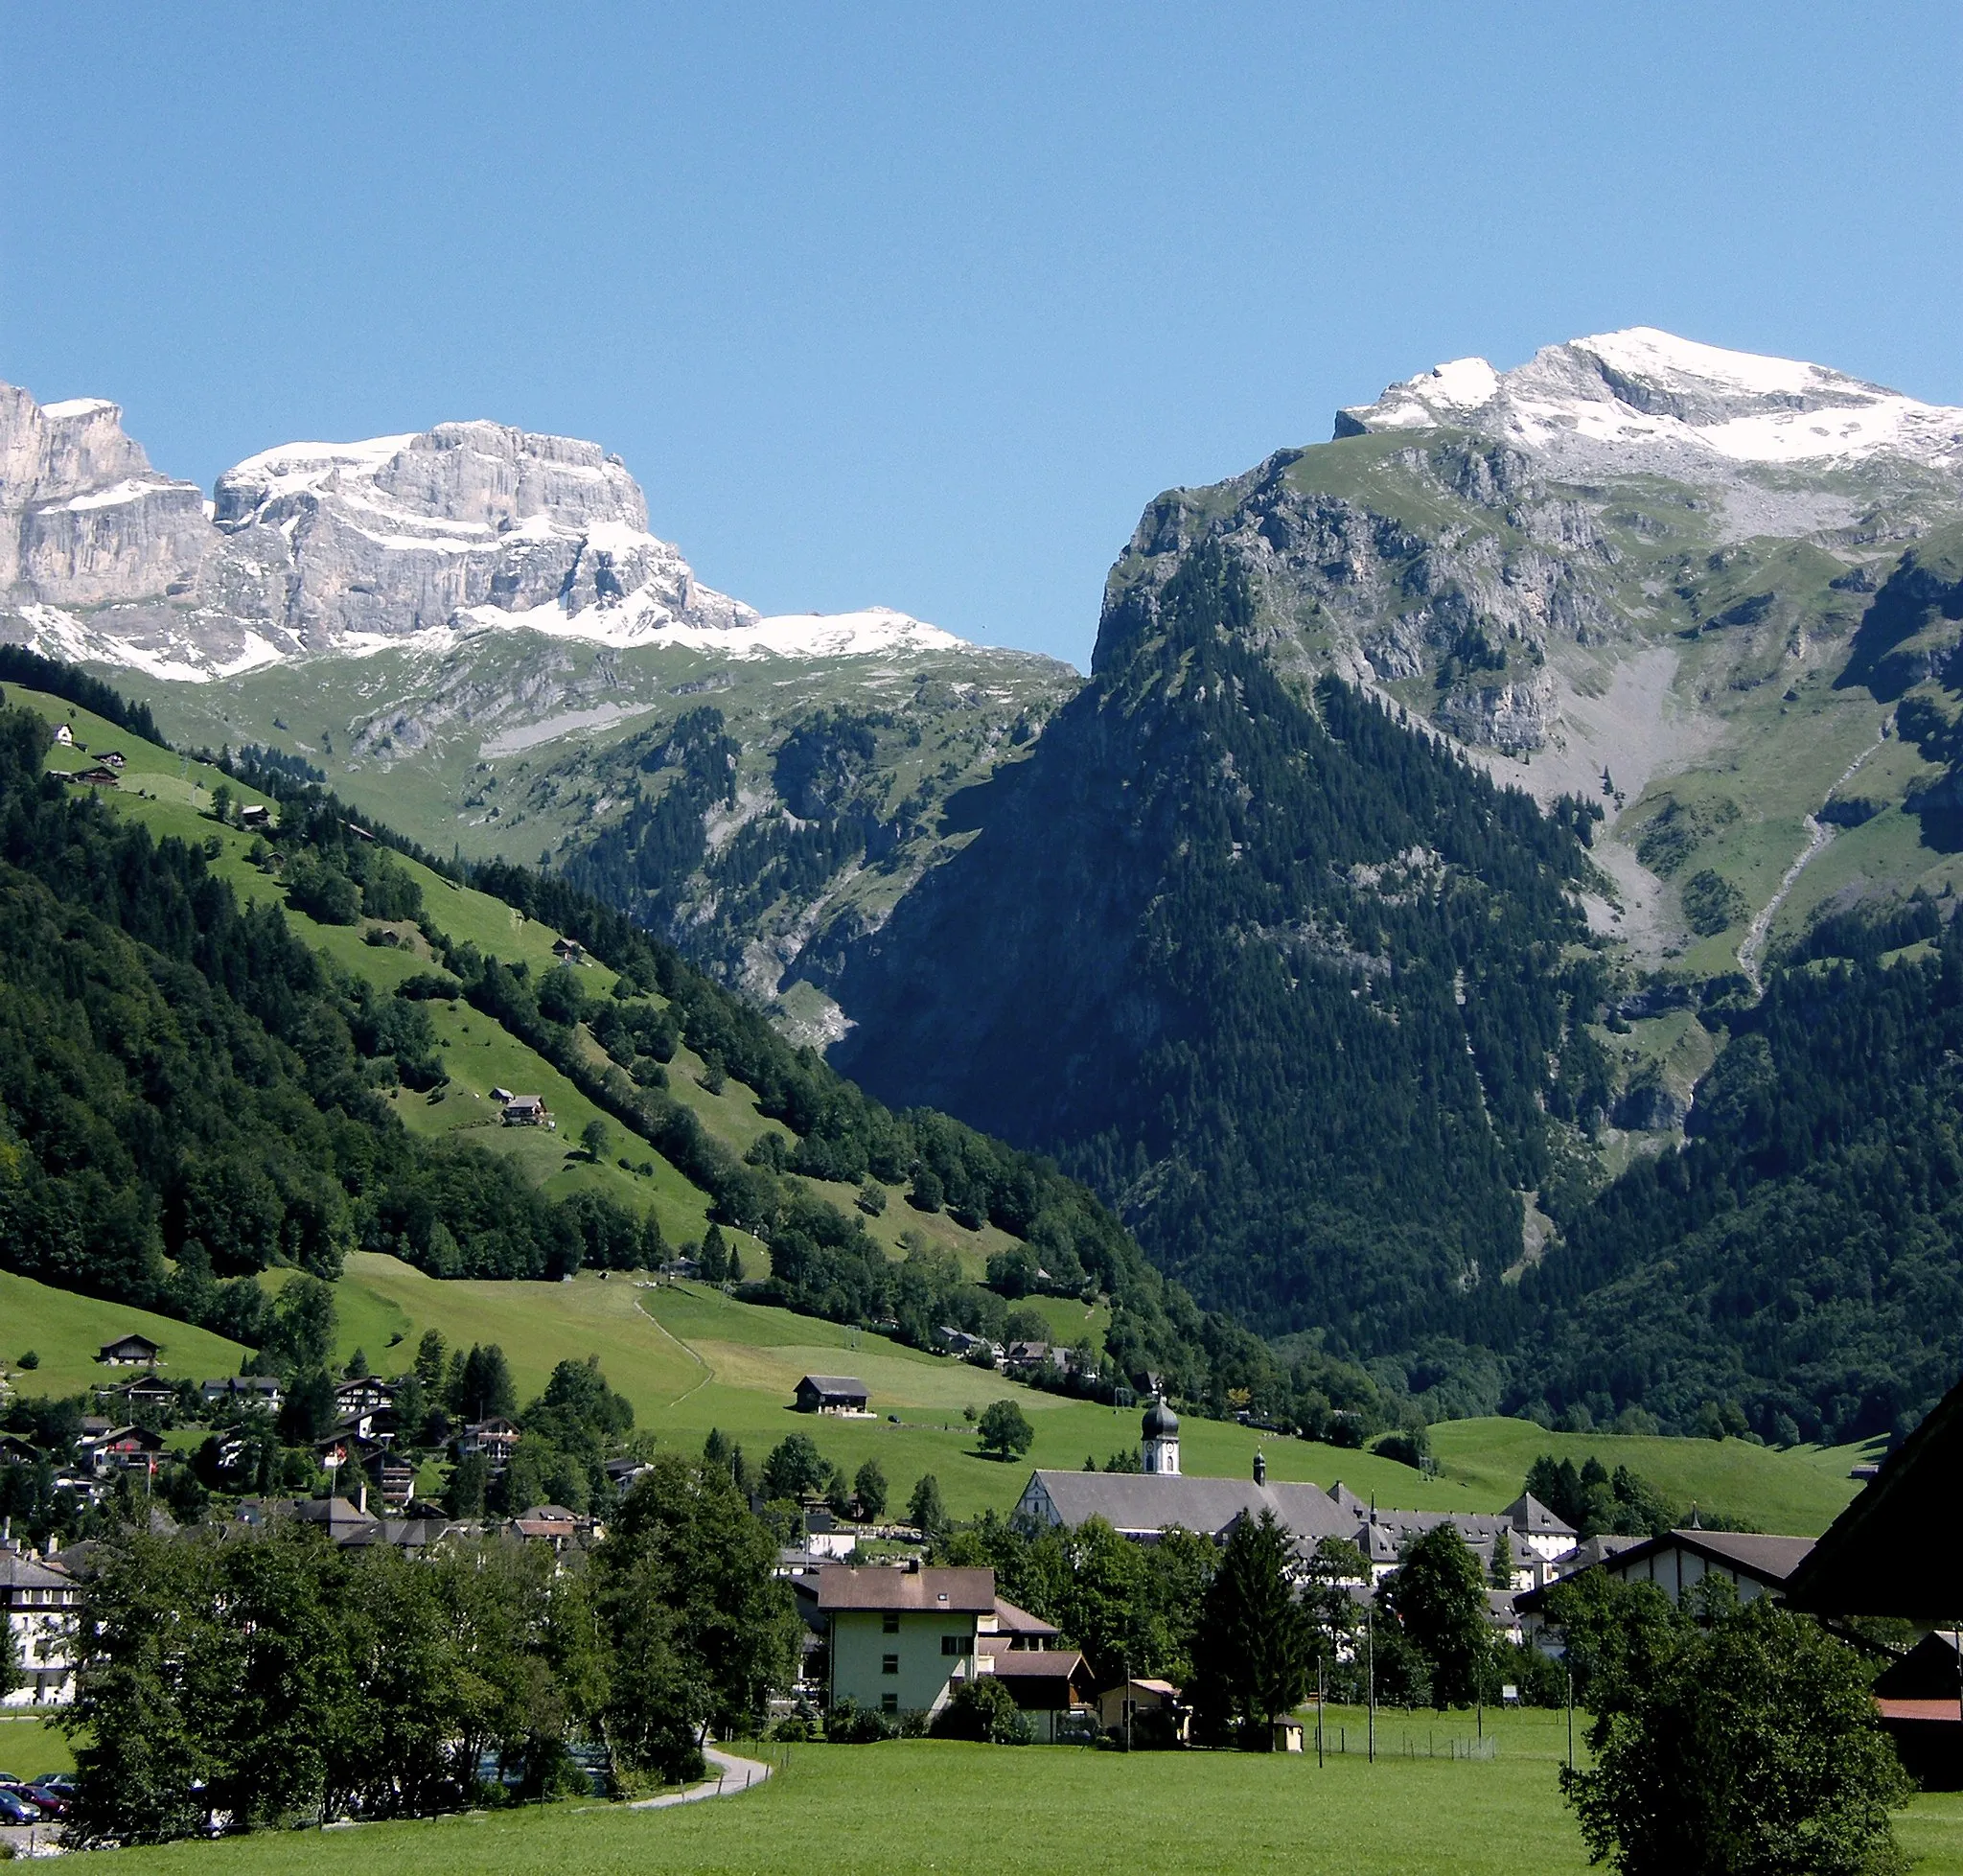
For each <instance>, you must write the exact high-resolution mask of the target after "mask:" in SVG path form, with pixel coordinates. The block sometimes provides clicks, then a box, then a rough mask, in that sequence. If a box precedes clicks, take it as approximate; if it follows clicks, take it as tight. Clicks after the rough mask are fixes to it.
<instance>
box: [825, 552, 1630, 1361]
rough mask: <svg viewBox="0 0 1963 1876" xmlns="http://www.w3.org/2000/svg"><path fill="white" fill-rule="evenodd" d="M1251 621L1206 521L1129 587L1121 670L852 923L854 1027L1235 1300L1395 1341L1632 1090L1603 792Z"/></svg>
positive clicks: (1081, 700) (1107, 627)
mask: <svg viewBox="0 0 1963 1876" xmlns="http://www.w3.org/2000/svg"><path fill="white" fill-rule="evenodd" d="M1251 625H1252V617H1251V601H1250V597H1249V593H1248V591H1247V587H1246V583H1245V580H1244V577H1243V576H1242V574H1241V573H1240V571H1239V569H1238V568H1237V567H1236V565H1235V564H1234V563H1232V562H1230V561H1228V560H1226V559H1225V558H1224V557H1222V556H1221V555H1219V554H1217V553H1215V552H1212V551H1207V550H1203V551H1198V552H1195V553H1194V554H1192V555H1191V556H1189V558H1188V559H1187V561H1186V562H1185V564H1184V565H1183V566H1182V567H1181V569H1180V571H1179V572H1178V573H1177V574H1176V575H1175V576H1174V578H1173V579H1172V580H1171V582H1170V583H1169V584H1168V585H1167V586H1166V588H1165V589H1164V591H1163V592H1161V593H1159V594H1157V595H1155V596H1152V597H1146V596H1145V595H1143V593H1140V592H1134V593H1133V594H1132V595H1131V596H1130V597H1129V598H1127V599H1125V600H1123V601H1121V602H1120V604H1119V605H1117V606H1116V607H1115V608H1114V609H1113V610H1111V611H1110V612H1108V613H1107V615H1106V618H1105V622H1104V627H1103V631H1102V634H1101V636H1100V638H1099V645H1098V656H1097V675H1096V677H1095V680H1094V682H1093V683H1092V684H1091V685H1090V686H1089V687H1088V688H1087V689H1086V690H1085V691H1084V692H1082V693H1081V694H1080V695H1079V696H1078V697H1077V698H1075V699H1074V701H1073V702H1072V703H1070V704H1069V705H1067V706H1065V707H1064V709H1063V710H1062V711H1061V712H1059V714H1058V715H1057V717H1056V718H1055V719H1053V720H1052V722H1051V726H1050V727H1049V729H1048V730H1046V732H1045V734H1044V736H1043V738H1042V740H1041V742H1040V743H1039V744H1038V746H1037V749H1036V751H1035V753H1033V754H1032V755H1031V756H1030V758H1029V759H1028V761H1027V762H1025V763H1024V764H1022V765H1021V766H1019V767H1017V768H1013V769H1010V770H1007V771H1005V772H1003V773H1001V774H999V775H998V776H996V778H995V779H994V780H992V781H991V782H990V783H988V784H987V785H986V786H985V787H983V788H981V789H978V790H975V791H972V792H971V794H970V795H969V796H967V797H963V798H958V799H957V801H956V803H955V804H954V809H953V812H954V814H955V815H956V816H957V817H958V818H960V819H961V820H962V822H963V824H965V825H967V826H969V827H973V828H976V829H979V832H978V833H977V834H976V837H975V839H974V840H973V842H972V843H971V844H970V845H968V846H967V847H966V848H965V849H964V850H963V851H962V852H961V853H960V854H959V855H958V857H957V858H956V859H954V860H952V861H950V862H949V863H948V864H946V865H945V866H943V867H942V868H940V869H938V870H937V871H936V872H934V873H932V874H930V875H929V876H928V877H927V879H926V880H925V881H924V882H923V883H922V884H921V885H920V886H919V887H917V888H916V889H915V890H914V892H912V894H911V895H910V896H909V897H908V899H907V900H905V901H904V902H903V903H902V904H901V905H900V907H899V908H898V910H897V912H896V913H895V915H894V916H893V918H892V920H891V922H890V923H889V926H888V927H887V928H886V929H885V931H883V932H881V933H880V934H878V935H877V936H875V937H874V938H869V939H867V940H866V942H865V943H864V944H863V945H862V946H861V947H859V948H858V949H857V950H856V951H855V952H854V954H853V956H852V958H851V960H850V961H849V962H848V964H847V966H846V969H845V971H844V974H843V980H842V982H841V985H840V995H841V999H842V1001H843V1003H844V1004H845V1006H846V1007H848V1008H849V1009H851V1010H852V1011H853V1013H854V1014H855V1016H856V1017H857V1018H858V1020H859V1025H860V1027H859V1028H858V1029H857V1030H856V1031H854V1032H853V1033H852V1034H851V1035H850V1036H849V1037H848V1038H847V1039H846V1040H845V1041H844V1042H843V1044H842V1045H840V1046H839V1048H838V1049H837V1050H836V1051H835V1052H834V1056H835V1059H836V1060H837V1061H838V1062H839V1063H840V1065H841V1067H843V1069H844V1070H845V1071H846V1072H847V1073H849V1074H852V1075H854V1076H856V1077H859V1078H861V1079H863V1080H864V1081H865V1082H866V1085H867V1086H868V1087H869V1088H871V1089H872V1090H873V1091H875V1092H876V1093H878V1094H880V1095H881V1096H883V1097H885V1098H887V1099H889V1100H895V1101H914V1100H918V1101H931V1102H933V1103H934V1104H935V1105H937V1106H943V1107H946V1108H949V1109H951V1110H952V1111H954V1112H956V1113H958V1114H961V1115H962V1116H964V1117H965V1118H967V1119H969V1120H971V1121H973V1122H974V1123H977V1124H980V1125H982V1126H985V1127H987V1128H989V1129H991V1130H992V1131H996V1132H1000V1133H1002V1134H1005V1136H1007V1137H1008V1138H1010V1139H1013V1140H1016V1141H1019V1142H1023V1143H1027V1144H1030V1145H1040V1146H1044V1147H1046V1148H1049V1149H1051V1150H1053V1151H1055V1152H1057V1153H1058V1154H1059V1156H1060V1157H1061V1158H1062V1159H1063V1161H1064V1162H1065V1164H1066V1165H1067V1166H1069V1167H1070V1168H1071V1169H1072V1170H1076V1171H1078V1172H1079V1173H1080V1174H1081V1175H1082V1176H1084V1177H1085V1178H1087V1179H1088V1180H1089V1181H1090V1182H1091V1183H1092V1184H1093V1185H1094V1186H1096V1187H1097V1190H1099V1191H1100V1192H1102V1193H1105V1194H1106V1195H1107V1196H1108V1197H1110V1198H1111V1199H1112V1200H1113V1201H1114V1202H1116V1203H1118V1204H1119V1205H1120V1207H1121V1209H1122V1210H1123V1212H1124V1215H1125V1216H1126V1217H1127V1219H1128V1220H1129V1221H1130V1222H1131V1223H1132V1224H1133V1226H1134V1228H1135V1229H1136V1230H1137V1232H1138V1234H1139V1236H1140V1238H1141V1239H1142V1241H1143V1243H1144V1244H1145V1245H1146V1246H1147V1247H1148V1249H1149V1250H1150V1251H1151V1253H1152V1255H1153V1256H1154V1257H1155V1259H1156V1260H1157V1261H1158V1262H1160V1263H1161V1264H1162V1266H1163V1267H1164V1268H1166V1270H1168V1271H1169V1272H1171V1273H1173V1274H1175V1275H1176V1276H1178V1277H1179V1278H1180V1279H1181V1280H1182V1281H1184V1282H1186V1283H1188V1284H1189V1285H1192V1286H1193V1288H1194V1289H1195V1291H1196V1292H1197V1293H1198V1294H1199V1295H1200V1296H1201V1297H1202V1298H1204V1299H1205V1300H1206V1301H1208V1302H1209V1303H1212V1304H1214V1305H1216V1306H1219V1307H1223V1308H1227V1309H1233V1310H1235V1311H1237V1312H1239V1313H1240V1314H1242V1316H1243V1317H1244V1319H1246V1320H1249V1321H1259V1322H1261V1323H1263V1324H1265V1325H1269V1326H1270V1327H1271V1329H1272V1330H1285V1329H1294V1328H1299V1327H1307V1326H1310V1325H1319V1326H1323V1327H1325V1328H1327V1329H1328V1330H1330V1331H1332V1332H1334V1333H1335V1334H1336V1335H1337V1336H1338V1337H1340V1338H1341V1340H1342V1341H1343V1342H1344V1343H1345V1344H1346V1345H1348V1346H1351V1347H1352V1348H1358V1349H1365V1350H1371V1349H1377V1350H1380V1349H1383V1348H1385V1347H1389V1346H1395V1345H1396V1344H1397V1342H1398V1341H1399V1340H1400V1339H1402V1338H1405V1337H1408V1336H1410V1335H1411V1334H1413V1333H1416V1332H1420V1330H1421V1329H1423V1328H1425V1327H1427V1326H1430V1324H1431V1323H1432V1321H1433V1319H1434V1318H1435V1317H1436V1315H1438V1314H1439V1313H1441V1312H1442V1311H1443V1309H1444V1307H1445V1306H1446V1304H1447V1303H1448V1301H1449V1300H1451V1299H1456V1298H1457V1297H1458V1296H1459V1295H1460V1293H1461V1292H1462V1291H1463V1290H1465V1289H1466V1288H1467V1287H1473V1286H1478V1285H1487V1284H1496V1283H1497V1282H1498V1280H1499V1278H1500V1276H1501V1274H1502V1272H1504V1271H1506V1270H1507V1269H1508V1268H1509V1267H1510V1266H1512V1265H1513V1264H1514V1263H1515V1262H1517V1261H1518V1260H1519V1257H1520V1251H1521V1222H1522V1206H1521V1198H1520V1193H1521V1192H1522V1191H1523V1190H1531V1189H1536V1188H1544V1187H1547V1186H1549V1185H1551V1184H1553V1183H1557V1182H1558V1181H1559V1179H1560V1177H1561V1176H1562V1166H1563V1158H1564V1145H1563V1140H1564V1133H1565V1129H1566V1125H1567V1123H1570V1122H1572V1121H1574V1120H1576V1119H1584V1118H1586V1117H1588V1116H1590V1115H1591V1114H1592V1113H1593V1112H1594V1111H1595V1110H1597V1109H1599V1108H1600V1107H1602V1106H1603V1105H1605V1102H1606V1100H1607V1098H1608V1097H1607V1086H1608V1079H1607V1066H1606V1063H1605V1061H1604V1059H1603V1058H1602V1055H1601V1053H1600V1051H1599V1049H1598V1047H1597V1045H1596V1044H1595V1043H1594V1041H1593V1040H1592V1039H1591V1038H1590V1036H1589V1034H1588V1032H1587V1031H1586V1030H1585V1028H1584V1027H1583V1019H1585V1018H1586V1017H1588V1016H1591V1015H1593V1014H1594V1013H1595V1010H1596V1007H1597V1005H1598V1004H1599V1003H1600V1001H1601V998H1602V995H1603V972H1602V970H1601V967H1600V966H1599V964H1598V963H1597V962H1596V961H1595V960H1594V959H1593V958H1592V957H1591V956H1590V955H1589V954H1588V953H1587V952H1586V951H1584V950H1583V949H1582V941H1583V940H1584V939H1585V938H1586V928H1585V925H1584V923H1583V920H1582V914H1581V911H1580V908H1579V905H1578V903H1577V900H1576V897H1575V889H1576V887H1577V886H1578V885H1579V884H1581V883H1582V881H1583V879H1584V878H1585V876H1586V873H1587V859H1586V854H1585V851H1584V848H1583V844H1582V839H1580V838H1578V832H1580V833H1582V834H1585V832H1586V830H1587V828H1588V825H1589V822H1588V820H1587V817H1586V815H1585V813H1584V812H1583V811H1582V809H1580V807H1579V806H1578V805H1572V806H1571V808H1570V810H1569V811H1567V813H1566V815H1565V818H1564V819H1552V818H1548V817H1544V816H1543V815H1542V814H1541V813H1540V812H1539V810H1538V809H1537V808H1536V807H1535V805H1534V804H1533V802H1532V801H1530V800H1529V799H1527V798H1526V797H1525V796H1523V795H1520V794H1518V793H1516V792H1512V791H1507V790H1502V789H1500V788H1497V787H1495V786H1494V785H1493V784H1492V783H1491V782H1490V780H1488V779H1487V778H1486V776H1483V775H1482V774H1479V773H1478V772H1476V771H1474V770H1473V769H1472V768H1471V767H1469V766H1468V765H1467V764H1466V763H1465V762H1463V761H1462V760H1460V759H1458V758H1457V757H1456V756H1454V755H1453V754H1452V753H1450V752H1449V751H1448V750H1447V749H1446V748H1445V747H1444V746H1443V744H1442V743H1440V742H1439V741H1438V740H1437V739H1435V738H1433V737H1431V736H1429V735H1427V734H1423V733H1420V731H1418V730H1413V729H1410V728H1407V727H1405V726H1404V725H1402V724H1400V723H1399V722H1397V720H1395V719H1394V718H1393V717H1392V716H1391V715H1390V714H1388V713H1387V712H1386V711H1385V710H1383V709H1382V708H1380V707H1379V706H1376V705H1374V704H1373V703H1371V702H1370V701H1368V700H1367V699H1365V698H1364V697H1362V696H1361V695H1359V694H1358V693H1357V692H1355V691H1354V690H1352V689H1351V688H1349V687H1348V686H1346V685H1344V684H1343V683H1340V682H1338V681H1336V680H1334V679H1326V680H1324V681H1323V682H1321V683H1319V684H1318V685H1317V686H1316V687H1315V689H1314V692H1313V695H1312V697H1305V696H1304V695H1302V694H1300V693H1299V692H1298V691H1296V690H1294V689H1291V688H1289V687H1288V686H1287V685H1285V684H1284V683H1282V681H1281V680H1280V679H1279V678H1278V677H1277V676H1276V674H1275V671H1274V669H1273V668H1272V666H1271V664H1270V663H1269V661H1268V660H1265V659H1264V658H1263V657H1262V656H1260V655H1259V652H1258V651H1256V650H1254V649H1252V648H1251V646H1250V643H1249V637H1250V628H1251Z"/></svg>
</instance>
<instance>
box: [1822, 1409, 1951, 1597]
mask: <svg viewBox="0 0 1963 1876" xmlns="http://www.w3.org/2000/svg"><path fill="white" fill-rule="evenodd" d="M1959 1467H1963V1383H1959V1384H1958V1385H1957V1386H1955V1387H1952V1388H1951V1390H1950V1391H1949V1393H1947V1394H1946V1395H1944V1396H1943V1398H1942V1399H1941V1400H1940V1401H1937V1402H1936V1404H1935V1406H1934V1407H1933V1408H1932V1409H1931V1410H1930V1412H1929V1414H1928V1418H1927V1419H1925V1420H1924V1421H1923V1423H1922V1424H1921V1425H1920V1426H1918V1427H1917V1428H1916V1429H1915V1431H1914V1432H1912V1433H1911V1434H1909V1436H1908V1437H1907V1439H1905V1441H1903V1443H1902V1444H1901V1446H1900V1447H1898V1448H1896V1449H1895V1451H1893V1452H1891V1453H1890V1454H1889V1455H1888V1456H1887V1458H1886V1459H1885V1460H1883V1461H1882V1469H1881V1471H1878V1472H1877V1473H1876V1474H1875V1475H1874V1477H1873V1478H1871V1479H1869V1480H1868V1482H1867V1484H1866V1485H1865V1486H1863V1487H1862V1488H1861V1492H1860V1495H1859V1497H1858V1498H1856V1499H1855V1501H1854V1502H1853V1503H1852V1504H1851V1505H1849V1506H1848V1507H1847V1509H1846V1510H1845V1511H1844V1512H1842V1513H1841V1514H1840V1516H1839V1517H1836V1519H1835V1520H1834V1521H1833V1523H1832V1524H1830V1525H1829V1526H1828V1527H1827V1534H1826V1536H1825V1537H1823V1538H1822V1539H1821V1540H1819V1542H1818V1543H1817V1544H1816V1545H1815V1546H1814V1547H1813V1554H1812V1556H1810V1557H1809V1558H1808V1559H1807V1561H1806V1563H1805V1565H1804V1566H1803V1567H1802V1568H1800V1569H1799V1570H1797V1571H1795V1572H1794V1573H1793V1577H1792V1580H1791V1582H1790V1584H1789V1585H1788V1586H1787V1600H1788V1601H1789V1602H1790V1604H1791V1606H1792V1607H1793V1608H1794V1609H1804V1610H1812V1611H1813V1613H1815V1614H1819V1615H1897V1616H1906V1617H1908V1618H1909V1619H1911V1620H1921V1621H1936V1622H1945V1621H1952V1620H1954V1618H1955V1615H1956V1613H1957V1609H1956V1604H1957V1595H1956V1564H1955V1559H1956V1554H1957V1546H1958V1544H1959V1542H1963V1500H1959V1498H1958V1495H1957V1493H1956V1478H1957V1473H1958V1469H1959ZM1884 1559H1885V1560H1886V1561H1885V1563H1883V1562H1882V1560H1884Z"/></svg>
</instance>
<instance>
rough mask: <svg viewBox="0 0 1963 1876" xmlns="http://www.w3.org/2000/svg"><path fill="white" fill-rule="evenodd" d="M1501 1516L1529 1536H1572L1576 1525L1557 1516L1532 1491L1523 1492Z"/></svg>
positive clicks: (1514, 1527)
mask: <svg viewBox="0 0 1963 1876" xmlns="http://www.w3.org/2000/svg"><path fill="white" fill-rule="evenodd" d="M1500 1516H1501V1517H1504V1518H1506V1519H1507V1520H1508V1521H1509V1522H1510V1523H1511V1524H1512V1525H1513V1529H1514V1530H1516V1531H1525V1532H1526V1533H1527V1534H1528V1536H1529V1537H1536V1536H1544V1537H1551V1538H1571V1537H1573V1536H1574V1535H1575V1527H1574V1526H1573V1525H1572V1524H1570V1523H1568V1522H1567V1521H1566V1520H1565V1519H1563V1518H1560V1517H1556V1516H1555V1514H1554V1513H1553V1512H1551V1511H1550V1510H1548V1508H1547V1507H1546V1506H1545V1505H1543V1504H1542V1503H1541V1502H1540V1500H1539V1499H1538V1498H1536V1497H1535V1495H1534V1494H1532V1493H1531V1492H1523V1493H1521V1494H1520V1495H1519V1496H1518V1497H1517V1498H1515V1499H1514V1500H1513V1503H1512V1504H1510V1505H1509V1506H1508V1507H1507V1508H1506V1510H1505V1511H1504V1512H1502V1513H1501V1514H1500Z"/></svg>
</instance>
